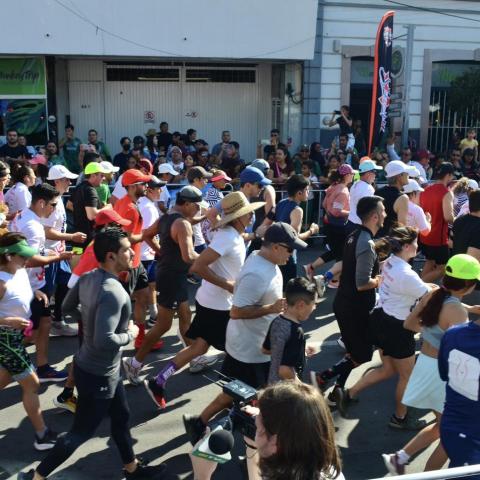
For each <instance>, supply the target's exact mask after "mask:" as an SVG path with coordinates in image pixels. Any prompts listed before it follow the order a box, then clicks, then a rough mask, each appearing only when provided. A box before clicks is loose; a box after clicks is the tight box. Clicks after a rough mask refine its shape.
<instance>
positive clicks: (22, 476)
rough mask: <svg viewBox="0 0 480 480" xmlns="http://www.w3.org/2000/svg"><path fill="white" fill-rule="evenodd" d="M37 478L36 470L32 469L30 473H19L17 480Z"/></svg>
mask: <svg viewBox="0 0 480 480" xmlns="http://www.w3.org/2000/svg"><path fill="white" fill-rule="evenodd" d="M34 477H35V470H34V469H33V468H32V469H30V470H29V471H28V472H18V475H17V480H33V478H34Z"/></svg>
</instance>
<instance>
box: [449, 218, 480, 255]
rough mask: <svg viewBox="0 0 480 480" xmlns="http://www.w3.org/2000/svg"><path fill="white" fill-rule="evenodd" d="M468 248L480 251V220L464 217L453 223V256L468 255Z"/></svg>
mask: <svg viewBox="0 0 480 480" xmlns="http://www.w3.org/2000/svg"><path fill="white" fill-rule="evenodd" d="M468 247H473V248H478V249H480V218H479V217H475V216H473V215H462V216H461V217H459V218H457V219H456V220H455V221H454V222H453V255H457V254H458V253H467V250H468Z"/></svg>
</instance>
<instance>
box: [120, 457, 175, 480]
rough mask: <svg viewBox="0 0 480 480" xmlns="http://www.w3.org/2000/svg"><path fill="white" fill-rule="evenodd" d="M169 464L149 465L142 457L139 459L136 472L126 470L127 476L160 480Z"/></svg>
mask: <svg viewBox="0 0 480 480" xmlns="http://www.w3.org/2000/svg"><path fill="white" fill-rule="evenodd" d="M166 469H167V466H166V465H165V464H164V463H161V464H160V465H152V466H150V467H149V466H147V463H146V462H144V461H143V460H141V459H138V464H137V468H136V470H135V471H134V472H132V473H128V472H127V471H126V470H124V473H125V478H134V479H143V478H156V479H158V480H160V479H161V478H163V477H162V475H163V474H164V473H165V470H166Z"/></svg>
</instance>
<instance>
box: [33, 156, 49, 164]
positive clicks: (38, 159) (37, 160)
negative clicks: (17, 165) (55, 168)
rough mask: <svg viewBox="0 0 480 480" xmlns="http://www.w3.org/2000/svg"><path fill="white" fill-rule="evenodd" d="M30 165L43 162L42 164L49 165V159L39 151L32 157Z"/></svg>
mask: <svg viewBox="0 0 480 480" xmlns="http://www.w3.org/2000/svg"><path fill="white" fill-rule="evenodd" d="M29 162H30V165H38V164H41V165H47V163H48V162H47V159H46V158H45V157H44V156H43V155H41V154H40V153H38V154H37V155H35V156H34V157H32V158H31V159H30V160H29Z"/></svg>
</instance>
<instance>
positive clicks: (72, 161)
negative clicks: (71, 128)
mask: <svg viewBox="0 0 480 480" xmlns="http://www.w3.org/2000/svg"><path fill="white" fill-rule="evenodd" d="M81 143H82V141H81V140H80V139H79V138H77V137H75V138H72V139H71V140H65V143H64V144H63V146H62V148H61V152H62V157H63V159H64V160H65V163H66V166H67V168H68V169H69V170H70V171H71V172H73V173H80V172H81V171H82V169H81V168H80V165H79V163H78V154H79V153H80V145H81Z"/></svg>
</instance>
